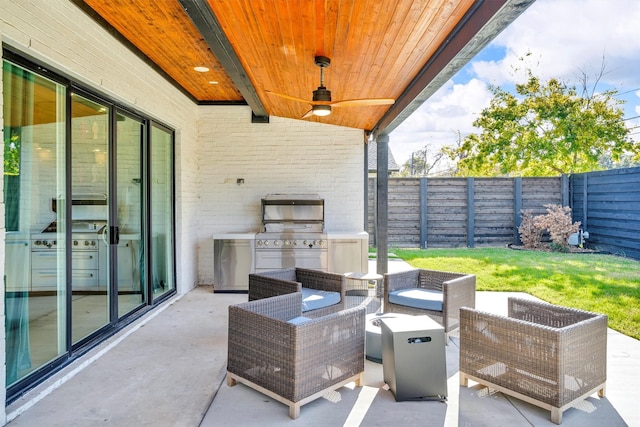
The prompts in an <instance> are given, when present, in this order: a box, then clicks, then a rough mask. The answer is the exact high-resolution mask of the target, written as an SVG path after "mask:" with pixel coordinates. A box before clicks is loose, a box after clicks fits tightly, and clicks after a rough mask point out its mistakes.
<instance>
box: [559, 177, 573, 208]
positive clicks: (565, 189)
mask: <svg viewBox="0 0 640 427" xmlns="http://www.w3.org/2000/svg"><path fill="white" fill-rule="evenodd" d="M560 203H561V204H562V206H569V207H571V203H570V201H569V177H568V176H567V174H566V173H563V174H562V175H560Z"/></svg>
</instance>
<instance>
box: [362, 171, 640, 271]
mask: <svg viewBox="0 0 640 427" xmlns="http://www.w3.org/2000/svg"><path fill="white" fill-rule="evenodd" d="M375 189H376V178H375V177H374V178H369V206H368V208H369V209H368V212H369V215H368V216H369V218H368V226H369V230H368V231H369V235H370V244H371V245H373V246H375V232H376V230H375V224H376V214H375V207H376V191H375ZM551 203H552V204H561V205H563V206H570V207H571V209H572V213H573V221H580V222H581V224H582V228H583V230H586V231H588V232H589V239H588V240H587V247H589V248H593V249H597V250H600V251H605V252H610V253H612V254H616V255H622V256H626V257H630V258H635V259H640V167H635V168H626V169H612V170H608V171H598V172H588V173H581V174H574V175H572V176H571V177H568V176H567V175H562V176H560V177H552V178H390V179H389V186H388V209H389V212H388V215H389V221H388V230H387V232H388V244H389V247H396V248H422V249H425V248H456V247H471V248H472V247H480V246H503V245H506V244H509V243H516V244H517V243H519V235H518V226H519V225H520V221H521V211H522V210H523V209H531V210H532V211H533V214H534V215H541V214H545V213H546V209H545V207H544V205H546V204H551Z"/></svg>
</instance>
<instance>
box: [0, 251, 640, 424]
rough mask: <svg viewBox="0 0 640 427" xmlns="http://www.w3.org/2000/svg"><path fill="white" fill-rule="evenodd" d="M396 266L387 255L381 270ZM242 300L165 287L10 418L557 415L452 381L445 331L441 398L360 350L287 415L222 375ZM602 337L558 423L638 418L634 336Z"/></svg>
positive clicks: (639, 372) (313, 419) (279, 420)
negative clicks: (597, 388)
mask: <svg viewBox="0 0 640 427" xmlns="http://www.w3.org/2000/svg"><path fill="white" fill-rule="evenodd" d="M372 264H373V263H372ZM370 268H372V270H373V271H375V265H372V266H370ZM406 268H408V266H407V264H405V263H403V262H401V261H393V260H391V261H390V262H389V270H390V271H396V270H401V269H406ZM509 295H512V294H507V293H495V292H478V294H477V302H476V307H477V308H479V309H482V310H486V311H491V312H498V313H504V312H506V298H507V297H508V296H509ZM519 295H520V296H526V294H519ZM242 301H246V295H244V294H214V293H213V292H212V288H211V287H206V286H202V287H198V288H196V289H195V290H193V291H191V292H189V293H188V294H186V295H184V296H182V297H179V298H176V299H174V300H173V301H171V302H169V303H167V304H165V306H163V307H161V308H159V309H158V310H155V311H154V312H153V313H150V314H149V315H147V316H146V317H145V318H143V319H140V320H139V321H137V322H136V323H135V324H132V325H130V326H129V327H128V328H127V329H126V330H125V331H123V332H122V333H120V334H118V335H117V336H114V337H112V338H111V339H109V340H107V341H106V342H105V343H103V344H101V345H100V346H98V347H97V348H95V349H93V350H92V351H90V352H88V353H87V354H86V355H85V356H83V357H82V358H81V359H80V360H77V361H76V362H74V363H73V364H72V365H70V366H68V367H67V368H65V369H64V370H63V371H62V372H60V373H59V374H57V375H56V376H54V377H53V378H50V379H49V380H47V381H46V382H44V383H43V384H41V385H40V386H38V387H36V388H35V389H34V390H32V391H30V392H29V393H27V394H25V395H24V396H23V397H22V398H20V399H18V400H17V401H15V402H13V403H12V404H11V405H10V406H9V407H8V408H7V414H8V417H9V420H10V422H9V423H8V425H9V426H11V427H17V426H65V427H69V426H95V425H98V424H100V425H110V426H171V427H174V426H184V427H194V426H203V427H213V426H226V425H234V426H255V425H260V426H281V425H300V426H343V425H346V426H396V425H404V426H485V425H486V426H552V425H555V424H553V423H551V421H550V413H549V412H548V411H545V410H542V409H539V408H537V407H534V406H532V405H530V404H527V403H525V402H522V401H520V400H518V399H515V398H511V397H507V396H505V395H503V394H502V393H498V392H495V391H493V390H488V389H487V388H485V387H480V386H478V385H477V384H475V383H470V387H469V388H465V387H460V386H459V385H458V339H457V338H456V336H455V334H454V336H453V337H452V338H451V339H450V342H449V345H448V346H447V350H446V351H447V373H448V378H449V379H448V390H449V396H448V400H447V402H445V403H442V402H396V401H395V399H394V397H393V395H392V394H391V392H390V391H389V390H388V388H387V387H386V386H385V384H384V383H383V379H382V365H381V364H377V363H374V362H370V361H368V360H367V361H366V363H365V386H364V387H349V386H345V387H343V388H341V389H338V390H337V391H335V392H332V393H328V394H327V395H326V396H324V397H323V398H320V399H317V400H315V401H313V402H311V403H309V404H307V405H304V406H303V407H302V409H301V414H300V418H298V419H297V420H291V419H290V418H289V417H288V408H287V407H286V406H285V405H283V404H281V403H278V402H276V401H274V400H273V399H270V398H269V397H267V396H265V395H263V394H260V393H258V392H256V391H254V390H252V389H250V388H248V387H246V386H244V385H242V384H238V385H236V386H235V387H229V386H227V384H226V382H225V366H226V344H227V341H226V340H227V336H226V333H227V307H228V305H229V304H235V303H238V302H242ZM607 339H608V341H607V388H606V391H607V394H606V398H604V399H599V398H598V397H597V396H596V395H593V396H590V397H589V398H587V399H586V400H584V401H582V402H580V403H578V404H577V405H576V406H575V407H574V408H571V409H569V410H567V411H565V412H564V415H563V423H562V425H563V426H580V427H585V426H627V425H628V426H640V405H638V392H637V390H638V384H639V383H640V341H638V340H635V339H632V338H629V337H627V336H625V335H622V334H620V333H617V332H615V331H613V330H609V334H608V338H607Z"/></svg>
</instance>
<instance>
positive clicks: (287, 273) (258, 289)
mask: <svg viewBox="0 0 640 427" xmlns="http://www.w3.org/2000/svg"><path fill="white" fill-rule="evenodd" d="M303 287H305V288H309V289H316V290H319V291H328V292H338V293H340V302H339V303H338V304H334V305H332V306H329V307H324V308H319V309H316V310H311V311H306V312H305V316H310V317H318V316H324V315H325V314H329V313H334V312H336V311H340V310H343V309H344V308H345V304H344V302H345V290H346V278H345V276H344V275H342V274H338V273H330V272H326V271H320V270H311V269H307V268H297V267H294V268H285V269H282V270H273V271H266V272H263V273H256V274H250V275H249V295H248V299H249V301H255V300H258V299H262V298H270V297H273V296H277V295H284V294H289V293H293V292H301V291H302V288H303Z"/></svg>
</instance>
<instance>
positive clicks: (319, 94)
mask: <svg viewBox="0 0 640 427" xmlns="http://www.w3.org/2000/svg"><path fill="white" fill-rule="evenodd" d="M315 64H316V65H317V66H318V67H320V86H318V88H317V89H316V90H314V91H313V98H312V100H311V101H308V100H306V99H302V98H297V97H295V96H290V95H284V94H281V93H276V92H271V91H270V90H267V91H265V92H267V93H270V94H272V95H275V96H279V97H281V98H285V99H290V100H292V101H299V102H306V103H308V104H311V110H309V111H307V112H306V113H305V114H304V115H303V116H302V118H303V119H306V118H307V117H310V116H312V115H314V116H328V115H329V114H331V107H354V106H355V107H359V106H363V105H390V104H393V103H394V102H395V100H394V99H392V98H366V99H345V100H343V101H334V102H332V101H331V91H330V90H328V89H327V88H326V87H325V86H324V69H325V68H327V67H328V66H329V65H330V64H331V60H330V59H329V58H327V57H326V56H316V57H315Z"/></svg>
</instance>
